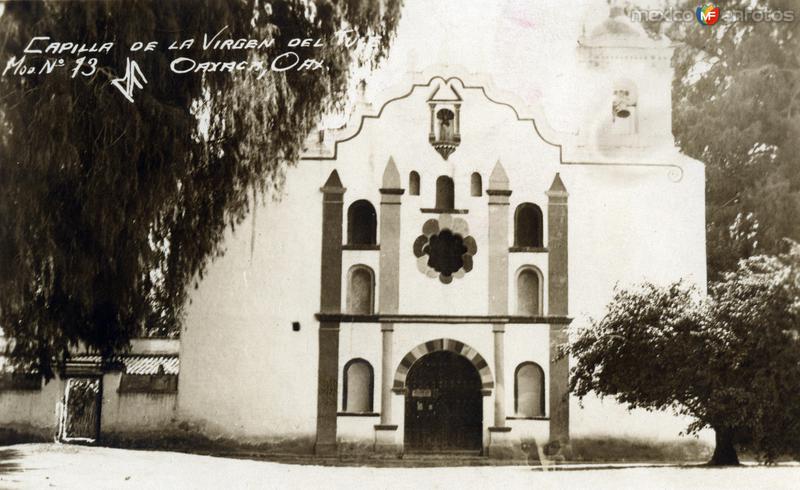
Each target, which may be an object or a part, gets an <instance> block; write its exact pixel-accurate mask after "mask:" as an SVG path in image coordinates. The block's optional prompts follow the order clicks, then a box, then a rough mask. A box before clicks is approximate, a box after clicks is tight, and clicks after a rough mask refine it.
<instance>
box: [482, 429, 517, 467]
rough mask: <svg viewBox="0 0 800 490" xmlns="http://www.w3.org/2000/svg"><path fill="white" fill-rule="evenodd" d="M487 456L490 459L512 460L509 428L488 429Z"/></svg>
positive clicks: (512, 446) (512, 451) (512, 448)
mask: <svg viewBox="0 0 800 490" xmlns="http://www.w3.org/2000/svg"><path fill="white" fill-rule="evenodd" d="M487 456H489V457H490V458H491V459H514V445H513V444H512V441H511V427H489V447H488V448H487Z"/></svg>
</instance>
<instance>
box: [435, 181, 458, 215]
mask: <svg viewBox="0 0 800 490" xmlns="http://www.w3.org/2000/svg"><path fill="white" fill-rule="evenodd" d="M453 208H455V186H454V185H453V179H451V178H450V177H448V176H446V175H442V176H441V177H439V178H438V179H436V209H443V210H452V209H453Z"/></svg>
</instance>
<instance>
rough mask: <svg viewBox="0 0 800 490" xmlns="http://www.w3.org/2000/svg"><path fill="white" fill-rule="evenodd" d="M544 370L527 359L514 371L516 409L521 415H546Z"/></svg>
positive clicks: (518, 414)
mask: <svg viewBox="0 0 800 490" xmlns="http://www.w3.org/2000/svg"><path fill="white" fill-rule="evenodd" d="M544 394H545V393H544V370H542V368H541V366H539V365H538V364H536V363H535V362H531V361H527V362H523V363H522V364H520V365H519V366H517V369H516V371H514V411H515V412H516V414H517V416H519V417H544V416H545V409H544V407H545V404H544V402H545V398H544Z"/></svg>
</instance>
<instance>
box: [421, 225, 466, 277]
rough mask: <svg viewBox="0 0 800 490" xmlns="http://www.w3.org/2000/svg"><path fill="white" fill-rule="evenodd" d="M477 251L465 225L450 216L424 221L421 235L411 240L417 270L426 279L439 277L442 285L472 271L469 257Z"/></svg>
mask: <svg viewBox="0 0 800 490" xmlns="http://www.w3.org/2000/svg"><path fill="white" fill-rule="evenodd" d="M477 251H478V245H477V243H475V239H474V238H472V237H471V236H470V235H469V226H467V222H466V221H464V220H463V219H461V218H453V217H452V216H451V215H449V214H443V215H441V216H440V217H439V219H438V220H436V219H429V220H428V221H426V222H425V224H424V225H422V235H420V236H419V237H417V239H416V240H415V241H414V256H415V257H417V268H418V269H419V270H420V272H422V273H423V274H425V275H427V276H428V277H431V278H433V277H439V280H440V281H442V283H444V284H450V283H451V282H453V278H461V277H464V274H466V273H467V272H469V271H471V270H472V257H473V256H474V255H475V253H476V252H477Z"/></svg>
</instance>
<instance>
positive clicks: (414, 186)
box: [408, 171, 419, 196]
mask: <svg viewBox="0 0 800 490" xmlns="http://www.w3.org/2000/svg"><path fill="white" fill-rule="evenodd" d="M408 194H409V195H410V196H418V195H419V174H418V173H417V172H416V171H412V172H411V173H410V174H408Z"/></svg>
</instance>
